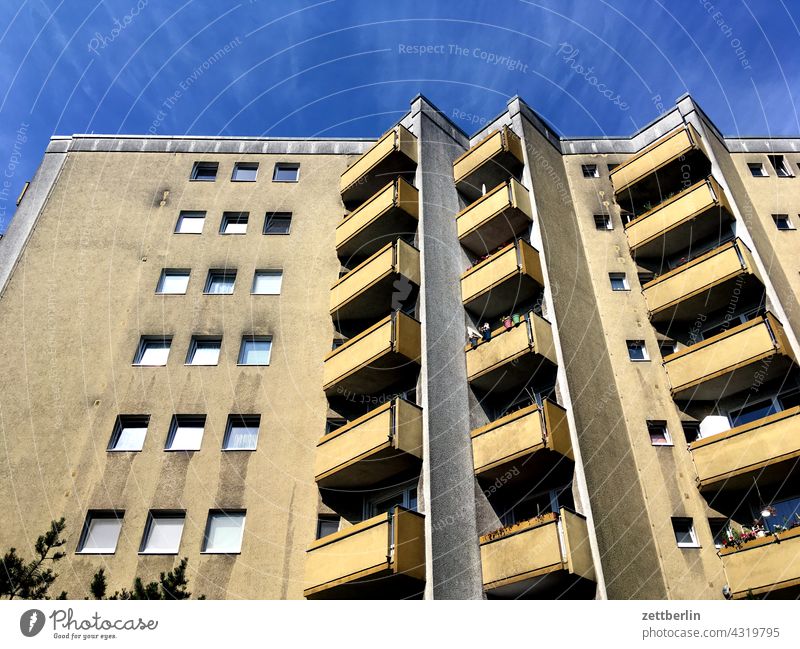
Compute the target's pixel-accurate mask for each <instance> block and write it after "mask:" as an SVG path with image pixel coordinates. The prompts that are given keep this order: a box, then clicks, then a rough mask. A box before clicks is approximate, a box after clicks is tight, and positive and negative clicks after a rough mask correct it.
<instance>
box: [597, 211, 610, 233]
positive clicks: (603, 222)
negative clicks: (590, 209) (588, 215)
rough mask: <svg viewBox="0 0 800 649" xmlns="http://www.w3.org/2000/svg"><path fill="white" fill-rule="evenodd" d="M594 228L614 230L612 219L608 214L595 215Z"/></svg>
mask: <svg viewBox="0 0 800 649" xmlns="http://www.w3.org/2000/svg"><path fill="white" fill-rule="evenodd" d="M594 227H595V228H597V229H598V230H612V229H613V227H614V226H612V225H611V217H610V216H609V215H608V214H595V215H594Z"/></svg>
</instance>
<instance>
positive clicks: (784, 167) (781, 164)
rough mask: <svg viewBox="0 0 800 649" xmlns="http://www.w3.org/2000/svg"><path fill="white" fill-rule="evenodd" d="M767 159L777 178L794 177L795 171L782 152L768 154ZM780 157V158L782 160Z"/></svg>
mask: <svg viewBox="0 0 800 649" xmlns="http://www.w3.org/2000/svg"><path fill="white" fill-rule="evenodd" d="M767 159H768V160H769V163H770V165H772V168H773V169H774V170H775V176H776V177H777V178H794V172H793V171H792V168H791V166H790V165H789V161H788V160H787V159H786V156H785V155H783V154H782V153H774V154H769V155H767ZM778 159H780V161H779V160H778Z"/></svg>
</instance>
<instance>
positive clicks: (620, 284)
mask: <svg viewBox="0 0 800 649" xmlns="http://www.w3.org/2000/svg"><path fill="white" fill-rule="evenodd" d="M608 279H609V281H610V282H611V290H612V291H629V290H631V287H630V286H628V278H627V277H626V276H625V273H609V274H608Z"/></svg>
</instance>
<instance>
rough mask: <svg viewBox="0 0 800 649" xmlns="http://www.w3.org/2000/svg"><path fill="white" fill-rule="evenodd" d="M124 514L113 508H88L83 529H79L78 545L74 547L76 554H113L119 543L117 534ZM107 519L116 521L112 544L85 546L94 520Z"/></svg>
mask: <svg viewBox="0 0 800 649" xmlns="http://www.w3.org/2000/svg"><path fill="white" fill-rule="evenodd" d="M124 516H125V512H124V511H121V510H113V509H105V510H104V509H90V510H89V511H88V512H86V519H85V520H84V523H83V530H82V531H81V536H80V538H79V539H78V547H77V548H76V549H75V553H76V554H114V553H115V552H116V551H117V545H119V536H120V533H121V532H122V520H123V518H124ZM100 520H103V521H108V520H113V521H116V528H117V534H116V537H115V538H114V545H113V547H112V546H101V547H92V548H87V543H88V542H89V538H90V536H91V534H92V530H93V526H94V523H95V522H96V521H100Z"/></svg>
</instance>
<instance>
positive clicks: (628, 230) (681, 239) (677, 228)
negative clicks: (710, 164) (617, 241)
mask: <svg viewBox="0 0 800 649" xmlns="http://www.w3.org/2000/svg"><path fill="white" fill-rule="evenodd" d="M731 221H733V215H732V213H731V209H730V205H729V204H728V199H727V198H726V196H725V192H724V191H723V189H722V187H720V186H719V184H718V183H717V181H716V180H714V178H712V177H711V176H709V177H708V178H706V179H705V180H702V181H700V182H698V183H695V184H694V185H692V186H691V187H689V188H687V189H685V190H683V191H682V192H680V193H679V194H677V195H675V196H673V197H672V198H670V199H669V200H666V201H664V202H663V203H660V204H659V205H657V206H656V207H655V208H653V209H652V210H650V211H649V212H645V213H644V214H642V215H641V216H639V217H638V218H636V219H634V220H633V221H630V222H629V223H628V224H627V225H626V226H625V234H626V235H627V236H628V244H629V245H630V248H631V251H632V252H634V253H635V254H636V256H637V257H662V256H663V257H667V256H670V255H673V254H676V253H678V252H680V251H681V250H688V249H690V248H691V247H692V244H694V243H695V242H697V241H701V240H703V239H705V238H707V237H708V236H710V235H714V234H717V233H719V232H720V231H721V230H722V227H723V226H724V225H725V224H726V223H729V222H731Z"/></svg>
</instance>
